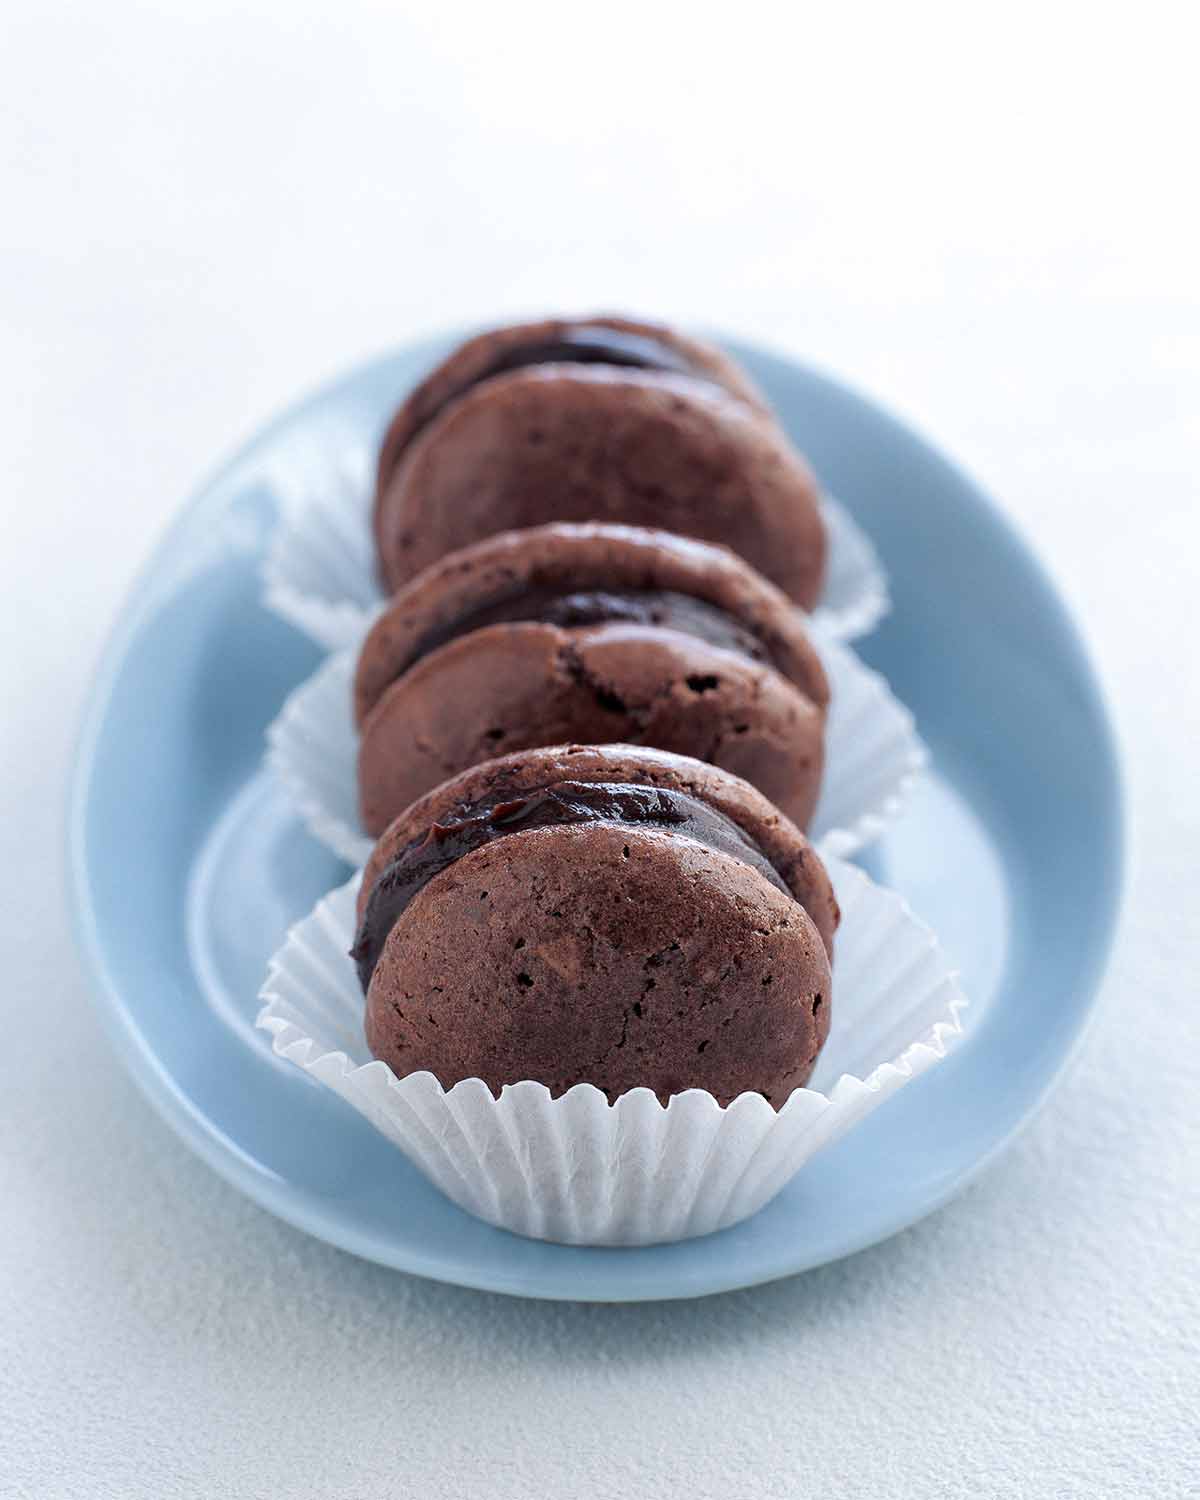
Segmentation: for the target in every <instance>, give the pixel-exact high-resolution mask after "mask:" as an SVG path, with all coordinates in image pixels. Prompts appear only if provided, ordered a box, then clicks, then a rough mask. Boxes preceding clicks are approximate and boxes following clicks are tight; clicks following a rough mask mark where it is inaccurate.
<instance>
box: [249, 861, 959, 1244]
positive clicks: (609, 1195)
mask: <svg viewBox="0 0 1200 1500" xmlns="http://www.w3.org/2000/svg"><path fill="white" fill-rule="evenodd" d="M828 865H829V871H830V874H831V876H832V877H833V881H834V885H835V887H836V890H837V895H838V900H839V901H840V903H841V906H842V925H841V927H840V929H839V931H838V936H837V952H836V961H835V966H834V988H833V996H832V1006H833V1015H832V1027H831V1031H830V1036H829V1040H828V1041H827V1042H826V1044H825V1048H824V1050H823V1052H822V1054H821V1058H820V1061H819V1063H818V1066H817V1071H816V1073H815V1074H814V1076H813V1080H812V1085H813V1086H811V1087H809V1088H802V1089H796V1090H795V1091H794V1092H793V1094H792V1095H791V1097H790V1098H789V1099H788V1100H787V1102H786V1103H785V1104H784V1105H783V1107H782V1108H781V1109H780V1110H779V1111H778V1112H776V1111H775V1110H774V1109H772V1108H771V1106H770V1105H769V1104H768V1103H767V1102H766V1100H765V1099H763V1098H762V1097H761V1095H759V1094H742V1095H740V1096H739V1097H738V1098H737V1099H735V1100H734V1101H733V1102H732V1103H731V1104H729V1105H728V1106H727V1107H725V1108H722V1107H721V1106H720V1105H719V1104H718V1103H717V1101H716V1100H715V1099H714V1098H713V1096H712V1095H711V1094H709V1093H706V1092H704V1091H702V1090H699V1089H691V1090H689V1091H688V1092H687V1093H684V1094H678V1095H676V1096H675V1097H674V1098H673V1099H672V1100H671V1101H670V1103H669V1104H668V1105H667V1106H665V1107H664V1106H663V1105H661V1104H660V1103H659V1102H658V1100H657V1098H656V1097H655V1096H654V1094H653V1093H651V1091H650V1090H649V1089H634V1090H632V1091H631V1092H630V1093H628V1094H623V1095H622V1096H621V1097H620V1098H619V1099H618V1100H617V1101H616V1102H615V1103H614V1104H611V1105H610V1104H609V1103H608V1101H607V1099H606V1098H605V1096H604V1094H603V1093H601V1091H600V1090H599V1089H597V1088H594V1087H593V1086H592V1085H591V1084H587V1083H582V1084H577V1085H576V1086H575V1087H574V1088H572V1089H570V1090H569V1091H568V1092H567V1093H565V1094H563V1095H562V1096H561V1097H559V1098H557V1099H552V1098H551V1096H550V1093H549V1090H548V1089H546V1088H545V1087H544V1086H543V1085H542V1084H540V1083H534V1082H530V1081H525V1082H522V1083H516V1084H511V1085H509V1086H508V1087H506V1088H505V1089H504V1090H503V1091H502V1092H501V1094H500V1097H499V1099H497V1098H495V1097H494V1096H493V1095H492V1093H491V1091H490V1090H489V1089H488V1088H487V1087H486V1085H485V1084H484V1083H482V1082H481V1081H480V1080H479V1079H478V1078H469V1079H466V1080H464V1081H463V1082H462V1083H459V1084H456V1085H455V1087H453V1088H452V1089H449V1090H446V1089H443V1088H442V1086H441V1085H440V1084H439V1083H438V1081H437V1079H436V1078H434V1076H433V1075H432V1074H431V1073H412V1074H409V1075H408V1076H407V1077H405V1078H397V1077H396V1075H395V1074H394V1073H393V1072H392V1070H391V1069H390V1068H389V1067H388V1066H387V1064H386V1063H383V1062H379V1061H378V1060H375V1059H372V1058H371V1056H370V1053H369V1052H368V1051H367V1047H366V1043H365V1041H364V1039H363V1009H364V1000H363V995H362V990H361V988H360V986H359V983H358V978H357V975H356V973H355V969H354V965H353V963H352V962H351V960H350V958H349V956H348V950H349V948H350V945H351V943H352V941H353V937H354V907H355V895H356V892H357V889H358V876H355V878H354V879H353V880H351V881H350V882H349V883H348V884H347V885H344V886H342V887H341V888H340V889H338V890H336V891H334V892H333V893H332V894H331V895H329V896H327V897H326V898H325V899H324V900H323V901H322V902H321V903H320V904H319V905H318V906H317V907H316V909H315V910H314V911H313V912H312V914H311V915H310V916H308V917H306V918H305V919H304V921H302V922H300V923H299V924H298V925H297V926H296V927H294V928H293V929H292V930H291V932H290V933H289V934H288V937H287V940H286V941H285V943H284V945H283V947H282V948H281V949H280V950H279V952H278V953H277V954H276V955H275V957H274V958H273V959H272V960H271V964H270V968H269V971H268V975H267V981H266V984H265V985H264V986H263V990H262V997H261V998H262V1000H263V1001H264V1005H263V1009H262V1012H261V1013H260V1015H259V1018H258V1024H259V1026H261V1027H263V1028H264V1030H266V1031H269V1032H271V1033H272V1037H273V1045H274V1049H275V1051H276V1052H277V1053H278V1054H279V1055H280V1056H281V1057H285V1058H287V1059H288V1061H290V1062H293V1063H295V1064H296V1066H297V1067H299V1068H302V1069H303V1070H304V1071H305V1072H306V1073H308V1074H310V1075H312V1076H313V1077H314V1078H316V1079H319V1080H320V1082H321V1083H323V1084H324V1085H326V1087H328V1088H331V1089H333V1090H334V1092H335V1093H337V1094H340V1095H341V1097H342V1098H343V1099H345V1100H346V1102H347V1103H348V1104H350V1105H351V1106H352V1107H353V1108H354V1109H356V1110H358V1112H359V1113H360V1114H362V1115H364V1116H365V1117H366V1118H367V1119H368V1120H369V1121H370V1122H371V1124H372V1125H373V1126H374V1127H375V1128H376V1130H378V1131H380V1132H381V1133H382V1134H383V1135H385V1136H386V1137H387V1138H388V1140H390V1141H391V1142H392V1143H393V1144H394V1145H396V1146H398V1147H399V1148H400V1149H401V1150H402V1151H403V1152H404V1153H405V1154H406V1155H407V1156H408V1157H409V1158H410V1159H411V1160H412V1161H413V1162H414V1163H415V1165H416V1166H417V1167H419V1168H420V1170H421V1171H422V1172H423V1173H424V1174H425V1176H426V1177H428V1178H429V1180H430V1181H431V1182H432V1183H434V1184H435V1185H436V1186H437V1187H438V1188H440V1189H441V1191H442V1192H443V1193H445V1194H446V1196H447V1197H449V1198H452V1199H453V1200H454V1202H455V1203H457V1204H459V1206H460V1207H462V1208H464V1209H466V1210H467V1212H468V1213H472V1214H475V1215H476V1216H477V1217H478V1218H481V1219H485V1220H486V1221H487V1222H488V1223H490V1224H496V1225H498V1226H499V1227H501V1228H503V1229H509V1230H512V1231H513V1232H514V1233H516V1234H523V1235H528V1236H530V1237H532V1238H534V1239H543V1240H554V1241H558V1242H560V1243H562V1244H571V1245H650V1244H655V1243H660V1242H664V1241H670V1240H683V1239H690V1238H692V1237H694V1236H696V1235H702V1234H709V1233H711V1232H712V1231H713V1230H716V1229H724V1228H727V1227H729V1226H730V1225H731V1224H736V1223H738V1222H739V1221H740V1220H742V1219H745V1218H748V1217H749V1216H750V1215H751V1214H753V1213H756V1212H757V1211H758V1210H759V1209H760V1208H762V1207H763V1206H764V1205H765V1204H766V1203H768V1202H770V1200H771V1199H772V1198H773V1197H774V1196H775V1194H776V1193H778V1192H779V1191H780V1189H781V1188H783V1187H784V1186H785V1185H786V1184H787V1183H788V1182H789V1181H790V1180H791V1179H792V1178H793V1177H794V1176H795V1175H796V1173H797V1172H799V1171H800V1170H801V1168H802V1167H803V1166H804V1164H805V1163H806V1162H807V1161H809V1160H811V1158H812V1157H813V1156H814V1155H815V1154H816V1153H817V1152H818V1151H820V1150H821V1149H822V1147H824V1146H827V1145H829V1144H830V1143H831V1142H832V1141H835V1140H837V1139H838V1138H839V1137H840V1136H842V1135H844V1134H845V1133H846V1132H847V1131H848V1130H850V1129H852V1128H853V1127H854V1126H855V1125H856V1124H857V1123H858V1122H859V1121H860V1120H862V1119H864V1118H865V1117H866V1116H867V1115H868V1114H870V1113H871V1111H872V1110H875V1109H877V1108H878V1107H879V1106H880V1105H881V1104H882V1103H883V1102H884V1101H885V1100H886V1099H887V1098H888V1097H889V1096H890V1095H891V1094H894V1093H895V1092H896V1090H897V1089H899V1088H903V1086H904V1085H905V1084H906V1083H909V1082H911V1080H912V1079H914V1078H916V1077H918V1076H919V1075H920V1074H921V1073H923V1072H925V1071H926V1070H927V1069H928V1068H931V1067H932V1066H934V1064H935V1063H937V1062H939V1061H940V1060H941V1059H942V1058H943V1057H944V1056H945V1055H946V1052H947V1050H948V1048H949V1047H950V1046H951V1045H952V1044H953V1042H954V1040H955V1039H956V1038H957V1037H958V1036H960V1035H961V1024H960V1020H959V1013H960V1011H961V1009H962V1008H963V1006H964V1005H965V1001H964V999H963V997H962V994H961V992H960V990H959V989H958V986H957V984H956V982H955V979H954V976H953V974H952V973H951V971H950V969H949V966H948V964H947V962H946V958H945V956H944V955H943V953H942V951H941V949H940V947H939V946H938V944H937V941H936V939H935V938H934V937H933V935H932V933H931V932H930V931H929V929H928V928H926V927H925V926H923V925H922V923H920V922H919V921H918V920H917V919H916V918H915V917H914V916H913V915H912V913H911V912H910V911H909V909H908V907H907V906H906V905H905V903H904V902H903V900H902V899H901V898H900V897H899V896H897V895H896V894H895V893H894V892H891V891H887V890H885V889H883V888H882V887H880V886H877V885H875V884H873V883H872V881H870V880H869V879H868V878H867V876H866V875H864V874H863V872H862V871H861V870H858V869H856V868H855V867H854V866H853V865H848V864H844V863H842V862H841V861H840V860H829V861H828Z"/></svg>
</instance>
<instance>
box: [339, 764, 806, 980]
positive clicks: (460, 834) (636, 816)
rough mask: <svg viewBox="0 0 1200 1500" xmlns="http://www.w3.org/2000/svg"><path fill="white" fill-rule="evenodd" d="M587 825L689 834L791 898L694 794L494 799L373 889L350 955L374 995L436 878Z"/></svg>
mask: <svg viewBox="0 0 1200 1500" xmlns="http://www.w3.org/2000/svg"><path fill="white" fill-rule="evenodd" d="M581 823H618V824H622V825H624V826H627V827H638V828H659V829H665V830H667V831H669V832H671V833H677V834H681V835H683V836H684V837H686V838H690V839H693V840H694V841H695V842H696V843H699V844H703V845H704V846H705V847H706V848H709V849H714V850H716V851H718V852H719V853H721V854H729V855H732V856H733V857H734V858H735V859H739V860H741V861H742V863H743V864H747V865H749V866H750V867H751V869H754V870H757V871H758V873H759V874H760V875H761V876H762V877H763V878H764V879H765V880H769V881H770V883H771V884H772V885H773V886H775V887H776V889H777V890H781V891H783V892H784V894H785V895H791V894H792V893H791V892H790V891H789V890H788V888H787V886H786V885H785V884H784V882H783V879H782V878H781V876H780V874H779V872H778V870H776V869H775V867H774V865H772V864H771V862H770V860H769V859H768V858H767V856H766V855H765V854H764V853H763V851H762V850H761V849H760V848H759V847H758V845H757V844H756V843H755V842H754V841H753V840H752V839H751V838H750V837H749V836H748V835H747V834H746V833H745V832H744V831H743V830H742V829H741V828H739V827H738V825H737V824H736V823H734V822H733V821H732V819H730V818H727V817H726V816H725V815H724V813H721V812H718V811H717V809H716V808H715V807H710V806H709V805H708V803H706V802H701V801H700V800H699V799H698V798H696V797H689V796H688V795H687V793H686V792H676V791H668V790H665V789H663V788H661V787H653V786H634V785H631V784H627V783H624V782H603V781H598V782H585V781H558V782H555V783H554V784H553V785H552V786H546V787H541V788H539V789H537V790H534V791H522V792H515V793H512V794H510V795H507V796H506V795H505V794H504V793H503V792H501V793H498V794H497V795H496V796H495V797H493V798H491V799H489V800H488V801H480V802H475V803H472V804H470V805H469V806H466V807H463V808H460V809H459V810H458V812H457V814H456V816H455V817H454V818H453V820H452V821H449V822H446V823H434V824H433V826H432V827H431V828H429V829H428V831H427V832H426V833H424V834H423V835H422V836H421V837H420V838H416V839H413V840H412V841H411V842H410V843H408V844H405V845H404V847H403V848H402V849H401V850H400V851H399V853H398V854H397V855H396V857H395V858H394V859H393V860H392V862H391V863H390V864H389V865H387V866H386V867H385V869H384V870H383V871H382V872H381V873H380V875H379V877H378V879H377V880H376V881H375V884H374V885H373V886H372V888H371V894H370V895H369V897H368V898H367V904H366V907H365V909H364V912H363V919H362V922H361V923H360V925H359V929H358V933H357V935H356V938H355V942H354V947H353V948H351V950H350V956H351V958H353V959H354V961H355V963H356V964H357V966H358V977H359V981H360V983H361V984H362V987H363V993H364V994H365V993H366V990H367V988H368V986H369V985H370V983H371V975H372V974H373V973H374V972H375V965H376V964H377V963H378V962H379V955H380V954H381V953H382V952H383V947H384V944H385V943H386V942H387V938H388V934H389V933H390V932H391V930H392V928H393V927H394V926H395V925H396V923H397V921H398V920H399V918H400V917H401V915H402V914H403V912H404V910H405V908H406V907H407V906H408V904H409V902H410V901H411V900H412V899H413V897H414V896H415V895H416V894H417V892H418V891H420V890H421V889H422V888H423V887H424V886H426V885H428V884H429V882H430V881H431V880H432V879H433V878H434V876H436V875H439V874H441V872H442V871H443V870H445V869H447V868H448V867H449V866H450V865H452V864H454V862H455V861H456V860H459V859H461V858H462V857H463V855H465V854H470V853H471V852H472V850H475V849H480V848H482V847H483V845H484V844H490V843H491V842H492V841H493V840H494V839H499V838H504V837H506V836H507V835H508V834H512V833H521V832H523V831H525V830H526V829H531V828H563V827H570V826H573V825H578V824H581Z"/></svg>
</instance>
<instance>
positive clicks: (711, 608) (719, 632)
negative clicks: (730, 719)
mask: <svg viewBox="0 0 1200 1500" xmlns="http://www.w3.org/2000/svg"><path fill="white" fill-rule="evenodd" d="M615 621H624V622H627V623H630V624H635V625H657V626H659V627H661V628H662V629H665V630H679V631H682V632H684V633H685V634H686V635H692V636H697V637H698V638H699V639H700V640H702V641H707V642H708V644H709V645H711V646H718V647H721V648H723V649H724V650H726V651H736V652H737V653H738V654H739V655H741V656H747V657H749V658H750V659H751V660H752V661H766V660H768V659H769V653H768V652H767V649H766V647H765V646H764V644H763V642H762V641H761V640H760V639H759V638H758V636H757V635H755V633H754V631H753V630H751V629H750V627H749V626H748V625H745V624H743V622H742V621H741V620H738V619H736V618H735V617H734V616H733V615H731V614H728V613H726V611H725V610H723V609H718V608H717V606H716V605H715V604H708V603H706V602H705V601H704V600H703V599H693V598H692V597H691V596H690V595H688V594H678V593H674V592H673V591H671V590H669V589H579V590H576V591H574V592H573V593H567V594H564V593H561V592H558V591H557V590H554V589H525V590H523V591H522V592H520V593H518V594H514V595H512V597H510V598H507V599H500V600H497V601H495V602H493V603H491V604H485V605H483V606H482V608H480V609H476V610H472V611H471V612H470V613H469V614H465V615H462V616H460V617H459V618H458V619H457V620H452V621H450V622H449V623H448V624H446V625H443V626H441V627H439V628H438V629H436V630H432V631H430V632H429V634H428V635H426V636H424V637H423V638H422V639H421V640H420V641H419V642H418V644H417V647H416V649H415V650H414V651H413V654H412V656H411V658H410V661H409V665H410V666H411V665H412V663H413V662H416V661H419V660H420V658H421V657H422V656H428V655H429V653H430V652H431V651H435V650H436V649H437V648H438V647H439V646H444V645H445V644H446V643H447V641H453V640H457V639H458V637H459V636H463V635H469V634H470V633H471V632H472V631H473V630H482V629H484V627H485V626H488V625H508V624H515V623H526V622H528V623H537V624H545V625H559V626H562V627H563V628H565V629H577V628H580V627H582V626H585V625H601V624H606V623H612V622H615Z"/></svg>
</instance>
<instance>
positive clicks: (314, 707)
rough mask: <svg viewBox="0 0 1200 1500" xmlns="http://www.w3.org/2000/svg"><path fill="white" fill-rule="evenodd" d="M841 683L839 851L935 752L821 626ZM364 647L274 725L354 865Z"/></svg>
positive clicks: (307, 796) (886, 810)
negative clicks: (357, 698)
mask: <svg viewBox="0 0 1200 1500" xmlns="http://www.w3.org/2000/svg"><path fill="white" fill-rule="evenodd" d="M812 639H813V644H814V645H815V646H816V648H817V650H818V652H819V654H820V657H821V661H822V663H823V665H824V667H825V671H826V673H827V675H828V677H829V686H830V692H831V699H830V706H829V716H828V719H827V720H826V727H825V774H824V777H823V780H822V784H821V795H820V798H819V800H818V803H817V807H816V810H815V812H814V814H813V820H812V824H811V826H810V828H809V830H808V832H809V837H810V838H811V839H812V840H813V842H814V843H819V844H820V845H821V848H822V850H823V851H827V852H829V853H831V854H843V855H847V854H853V853H855V852H856V851H857V850H859V849H862V848H864V847H865V846H866V845H867V844H869V843H870V842H871V841H872V840H873V839H875V838H877V837H878V836H879V834H880V833H881V832H882V831H883V829H884V828H885V827H886V826H887V824H888V823H889V822H890V821H891V820H892V819H893V818H894V817H895V816H896V815H897V814H898V813H899V812H900V810H901V808H902V807H903V805H904V801H905V799H906V797H907V796H908V793H909V791H910V789H911V787H912V784H913V782H914V780H915V779H916V776H917V774H918V773H919V772H920V770H921V768H922V766H923V765H924V764H925V761H926V759H927V756H926V751H925V747H924V746H923V745H922V743H921V741H920V739H919V738H918V736H917V733H916V729H915V727H914V725H913V719H912V715H911V714H910V713H909V711H908V710H907V709H906V708H905V707H904V705H903V704H902V703H900V702H898V701H897V699H896V698H895V697H894V696H893V694H892V692H891V690H890V689H889V688H888V685H887V683H886V682H885V680H884V679H883V678H882V677H881V676H880V675H879V673H878V672H872V671H871V670H870V669H869V668H868V667H866V666H864V665H863V663H862V662H861V661H860V660H859V659H858V657H857V656H856V655H855V654H854V652H853V651H852V650H850V648H849V647H848V646H845V645H842V644H841V643H840V642H838V641H833V640H829V639H827V638H825V637H823V636H822V635H820V634H819V633H817V632H816V631H814V632H813V636H812ZM357 656H358V650H357V647H356V646H355V647H350V648H348V649H344V650H342V651H340V652H337V653H335V654H334V655H333V656H331V657H329V658H328V659H327V660H326V661H325V662H324V663H323V664H322V665H321V666H320V667H319V668H318V669H317V671H316V672H315V673H314V675H313V676H312V677H310V678H309V679H308V681H307V682H304V683H302V684H301V685H300V687H298V688H297V689H296V690H295V692H294V693H292V695H291V696H290V697H289V698H288V699H287V701H286V702H285V703H284V705H283V708H282V709H281V710H280V713H279V715H278V717H277V718H276V719H275V721H274V723H272V724H271V726H270V728H269V729H268V730H267V764H268V766H269V767H270V768H271V770H272V771H273V772H274V773H275V774H276V776H278V778H279V779H280V781H281V782H282V784H283V786H284V787H285V788H286V790H287V793H288V795H289V797H290V798H291V800H292V803H293V805H294V806H295V808H296V810H297V811H298V812H299V814H300V816H301V817H302V818H303V820H304V822H305V824H306V825H307V827H308V828H309V830H310V831H311V832H312V833H313V834H314V835H315V836H316V837H317V838H318V839H320V840H321V842H322V843H323V844H325V845H326V846H327V847H328V848H330V849H332V850H333V851H334V853H335V854H339V855H341V857H342V858H343V859H344V860H346V861H347V863H349V864H352V865H358V864H362V863H364V862H365V860H366V858H367V855H368V854H369V853H370V852H371V848H372V845H373V844H374V840H373V839H371V838H369V837H368V836H367V834H366V833H364V831H363V828H362V825H361V823H360V822H359V817H358V777H357V757H358V736H357V734H356V732H355V728H354V717H353V701H352V690H353V682H354V668H355V663H356V661H357Z"/></svg>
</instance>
